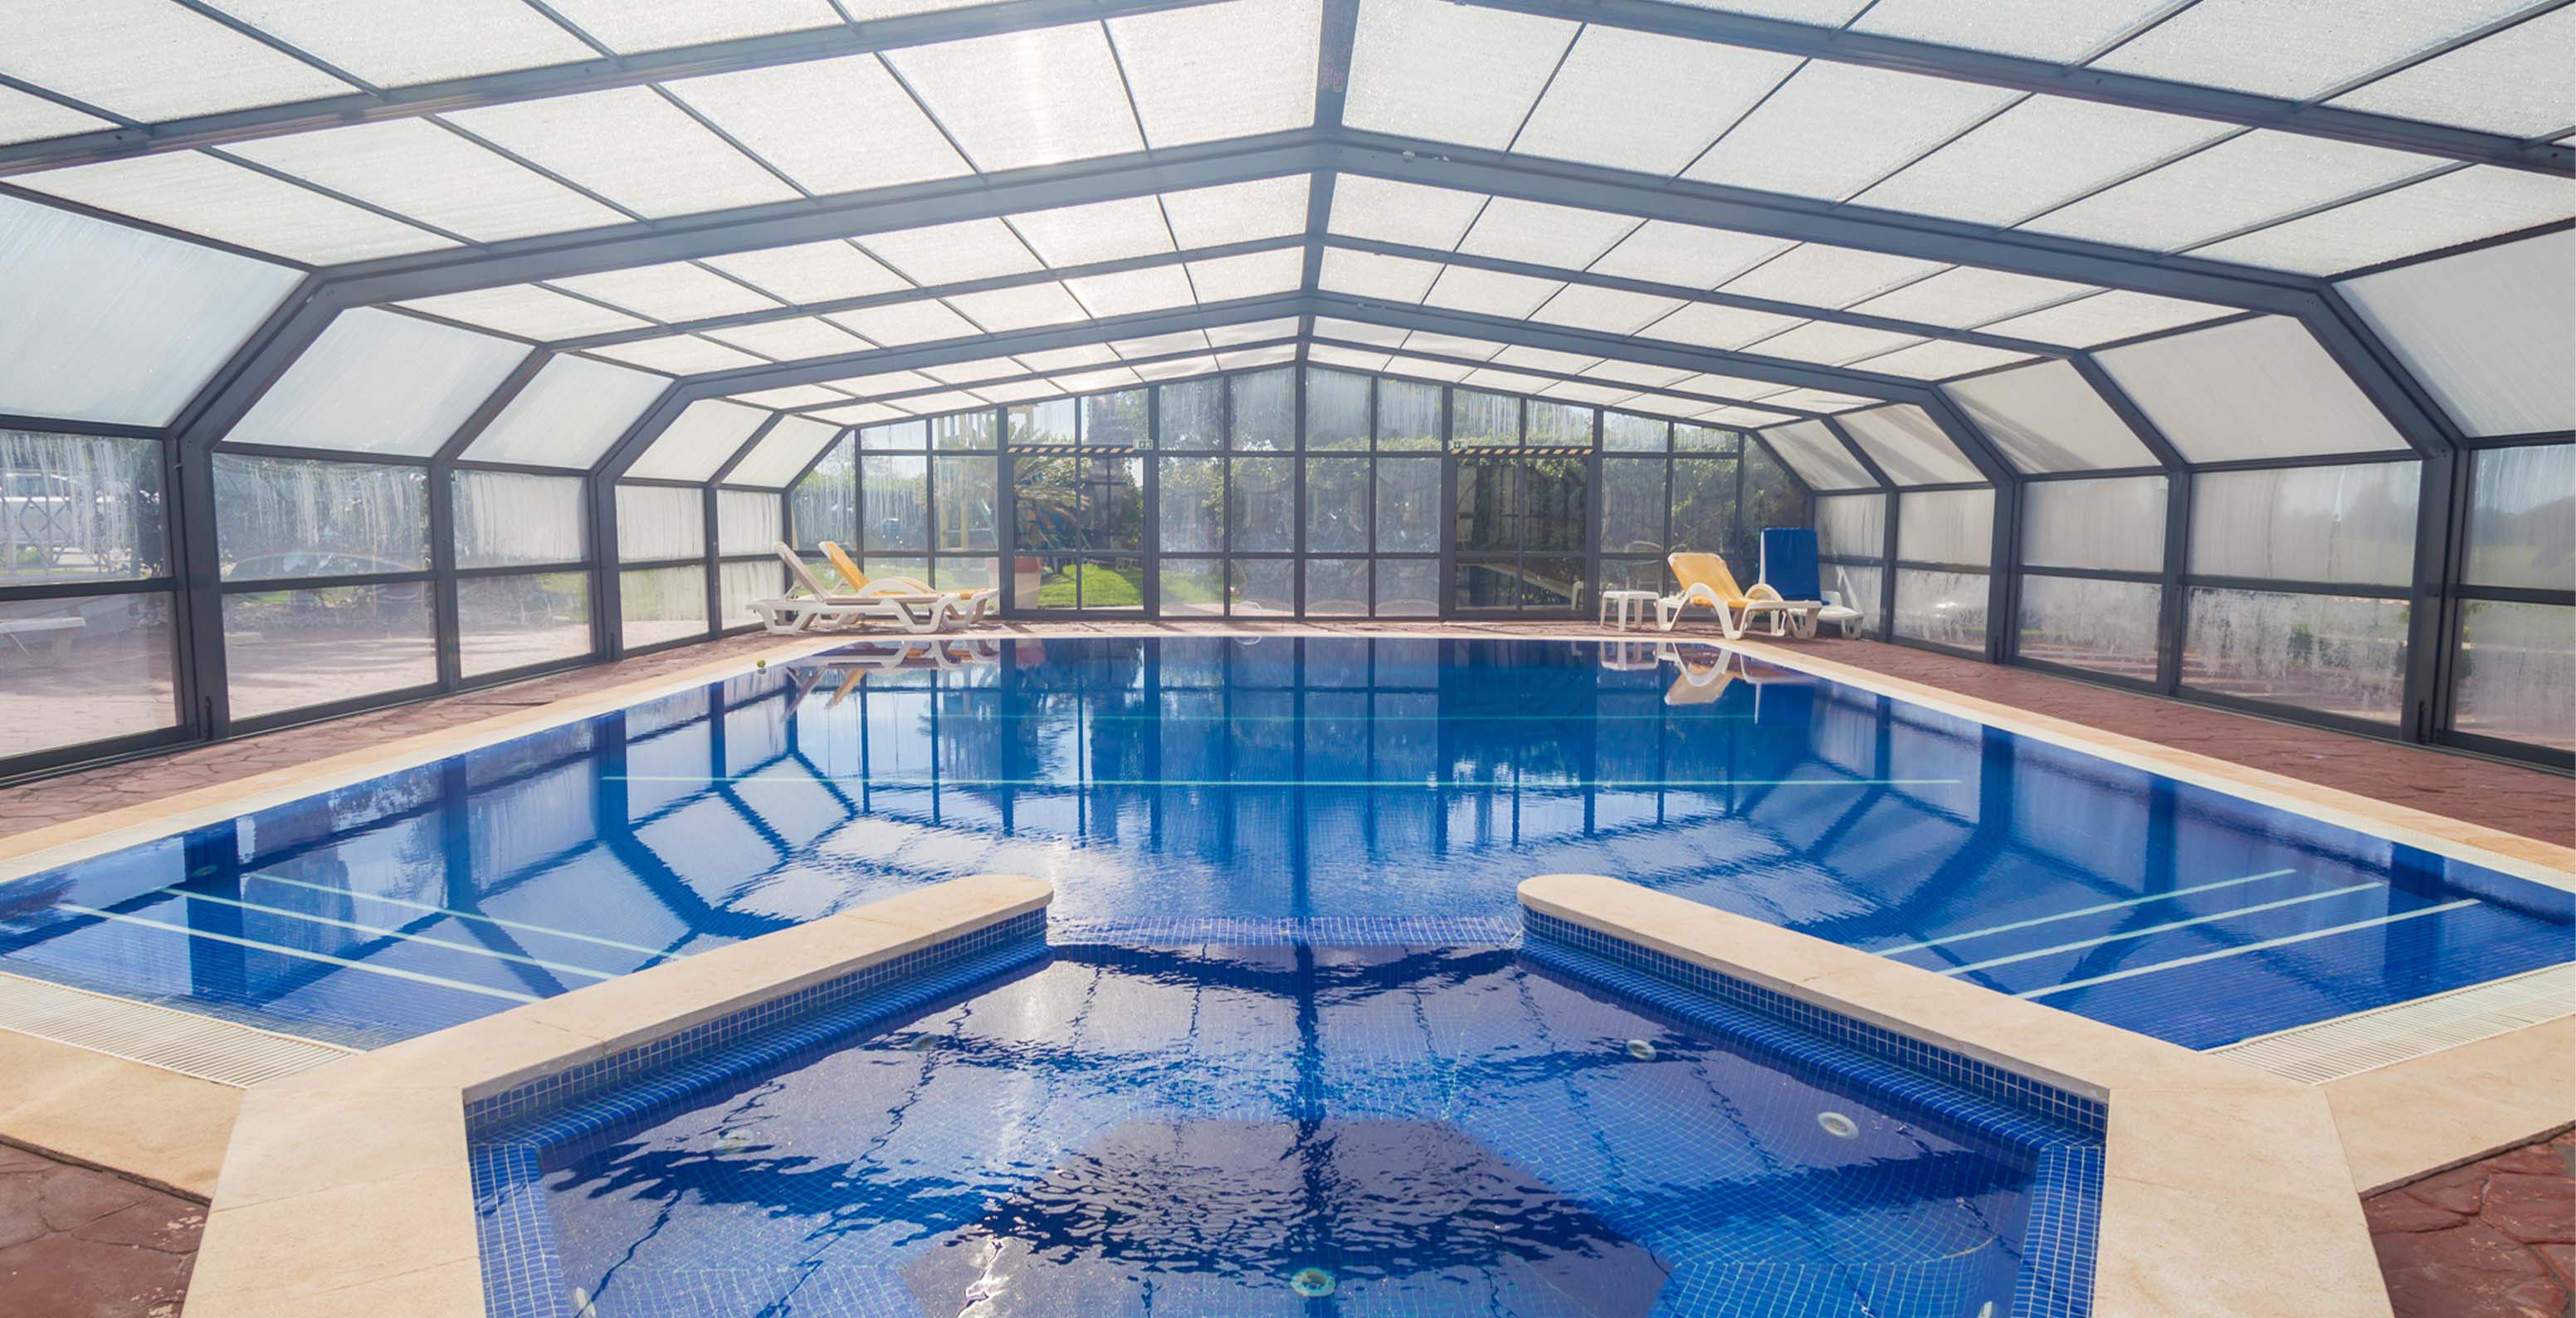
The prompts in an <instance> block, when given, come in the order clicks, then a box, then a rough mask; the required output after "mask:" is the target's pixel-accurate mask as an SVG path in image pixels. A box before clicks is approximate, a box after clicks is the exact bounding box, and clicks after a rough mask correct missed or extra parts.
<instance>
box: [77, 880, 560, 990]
mask: <svg viewBox="0 0 2576 1318" xmlns="http://www.w3.org/2000/svg"><path fill="white" fill-rule="evenodd" d="M54 909H55V910H58V911H71V912H73V913H75V914H79V915H94V916H97V917H98V918H100V919H102V920H122V921H124V922H125V923H127V924H139V925H143V926H145V927H147V928H152V929H166V930H168V931H170V932H171V933H174V934H186V935H187V936H188V937H190V938H203V939H208V940H210V941H213V942H218V943H231V944H233V945H234V946H236V947H247V948H249V949H251V950H252V951H254V952H273V953H276V954H277V955H279V956H287V957H294V958H296V959H298V960H302V961H321V962H326V963H328V964H331V965H335V966H346V967H348V968H349V969H351V970H363V971H366V972H367V973H368V974H370V975H385V976H388V977H390V978H393V979H408V980H412V981H415V982H417V983H422V984H435V985H437V986H438V987H440V988H451V989H456V990H458V991H460V992H464V993H480V994H482V995H483V996H485V997H487V998H507V999H509V1000H510V1001H512V1002H535V1001H537V1000H538V999H537V998H536V997H535V996H533V995H531V994H526V993H513V992H511V991H510V990H508V989H497V988H486V987H484V986H483V985H481V984H468V983H465V982H464V981H462V980H455V979H443V978H441V977H439V976H437V975H424V974H421V973H420V972H419V971H416V970H405V969H403V968H402V967H400V966H378V965H369V964H368V963H366V962H364V961H352V960H350V959H349V958H347V957H343V956H332V955H331V954H330V953H328V952H307V951H305V950H304V949H302V948H300V947H280V946H278V945H276V944H274V943H260V942H253V941H252V940H250V939H247V938H235V937H233V936H232V935H231V934H219V933H216V932H214V931H213V930H211V929H190V928H188V927H187V926H185V925H177V924H170V923H168V922H166V921H162V920H147V919H144V918H143V917H142V916H139V915H119V914H117V913H116V912H114V911H102V910H99V909H98V908H96V907H92V906H75V905H73V904H72V903H70V902H63V903H60V904H59V905H57V906H55V907H54Z"/></svg>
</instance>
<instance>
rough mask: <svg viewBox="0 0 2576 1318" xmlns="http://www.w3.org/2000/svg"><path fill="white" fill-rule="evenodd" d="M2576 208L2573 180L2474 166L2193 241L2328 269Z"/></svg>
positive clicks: (2220, 256) (2317, 271) (2212, 254)
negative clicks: (2215, 238) (2246, 230)
mask: <svg viewBox="0 0 2576 1318" xmlns="http://www.w3.org/2000/svg"><path fill="white" fill-rule="evenodd" d="M2570 216H2576V180H2571V179H2564V178H2553V177H2550V176H2548V175H2545V174H2534V173H2530V172H2528V171H2525V170H2519V169H2499V168H2496V167H2493V166H2471V167H2470V168H2467V169H2456V170H2453V171H2451V172H2450V173H2447V174H2441V175H2436V176H2435V177H2432V178H2428V179H2425V180H2423V181H2421V182H2417V183H2409V184H2406V185H2405V186H2403V187H2397V188H2391V189H2389V190H2388V191H2386V192H2381V193H2375V194H2373V195H2371V196H2367V197H2363V198H2361V199H2360V200H2358V201H2349V202H2345V203H2344V204H2343V205H2340V206H2337V207H2335V208H2333V209H2331V210H2323V211H2318V212H2317V213H2315V214H2313V215H2306V216H2302V217H2300V218H2298V219H2295V220H2289V221H2286V222H2283V223H2280V224H2275V225H2273V226H2271V227H2269V228H2265V229H2257V230H2255V231H2254V232H2252V233H2249V234H2245V235H2243V236H2241V237H2236V238H2230V239H2227V240H2225V241H2223V242H2216V243H2211V244H2209V245H2208V246H2206V247H2196V248H2193V249H2192V253H2191V254H2192V255H2194V256H2205V257H2208V258H2210V259H2211V260H2216V261H2236V262H2240V263H2242V264H2245V265H2260V266H2269V267H2271V268H2272V269H2275V270H2295V271H2298V272H2299V273H2301V274H2311V275H2330V274H2338V273H2341V272H2343V271H2346V270H2357V269H2360V268H2361V267H2363V266H2367V265H2378V264H2380V263H2382V262H2385V261H2395V260H2399V259H2401V258H2404V257H2408V256H2414V255H2416V254H2418V253H2422V252H2431V251H2438V250H2440V249H2442V248H2445V247H2454V246H2457V245H2459V244H2461V243H2465V242H2472V241H2475V240H2477V239H2480V238H2489V237H2493V236H2495V235H2496V234H2500V233H2512V232H2515V231H2516V230H2520V229H2529V228H2535V227H2538V226H2540V225H2543V224H2549V223H2552V222H2555V221H2558V220H2564V219H2567V218H2568V217H2570Z"/></svg>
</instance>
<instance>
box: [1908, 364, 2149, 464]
mask: <svg viewBox="0 0 2576 1318" xmlns="http://www.w3.org/2000/svg"><path fill="white" fill-rule="evenodd" d="M1941 389H1942V391H1943V392H1944V393H1947V394H1949V395H1950V396H1951V397H1952V398H1953V399H1955V400H1957V402H1958V404H1959V406H1960V408H1961V409H1962V410H1963V411H1965V412H1966V413H1967V414H1968V419H1969V420H1970V421H1972V422H1974V423H1975V424H1976V426H1977V428H1978V429H1979V430H1982V431H1984V432H1985V434H1986V438H1988V439H1991V440H1993V441H1994V442H1995V447H1997V448H1999V449H2002V450H2003V451H2004V456H2005V457H2006V458H2008V459H2010V460H2011V461H2012V464H2013V466H2015V467H2017V468H2019V469H2020V470H2023V471H2093V470H2099V469H2101V468H2104V467H2152V466H2155V465H2157V463H2156V458H2155V455H2154V454H2153V453H2150V452H2148V451H2147V446H2146V444H2145V443H2144V442H2142V441H2140V440H2139V438H2138V436H2137V432H2135V431H2133V430H2131V429H2129V426H2128V423H2126V422H2124V421H2122V420H2121V419H2120V417H2119V414H2118V413H2116V412H2113V411H2112V410H2111V405H2110V404H2109V403H2107V402H2104V401H2103V399H2102V395H2101V394H2100V393H2098V392H2096V391H2095V390H2094V388H2093V386H2092V385H2091V384H2088V383H2086V382H2085V379H2084V376H2083V375H2082V374H2081V373H2079V372H2078V371H2077V370H2076V369H2075V368H2074V367H2073V366H2070V365H2068V364H2067V363H2065V362H2062V361H2048V362H2042V363H2040V364H2039V365H2036V366H2023V367H2018V368H2015V369H2013V370H2009V371H1997V372H1995V373H1993V374H1991V375H1980V376H1975V377H1972V378H1970V379H1966V380H1953V381H1951V382H1950V383H1948V384H1945V385H1943V386H1941Z"/></svg>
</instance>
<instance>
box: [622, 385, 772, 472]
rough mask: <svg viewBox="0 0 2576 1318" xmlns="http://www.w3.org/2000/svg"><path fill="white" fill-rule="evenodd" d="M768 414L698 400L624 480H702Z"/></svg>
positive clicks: (722, 402)
mask: <svg viewBox="0 0 2576 1318" xmlns="http://www.w3.org/2000/svg"><path fill="white" fill-rule="evenodd" d="M771 415H772V414H771V413H769V412H767V411H764V410H762V409H760V408H757V407H746V406H744V405H743V404H741V403H734V402H727V401H726V400H724V399H721V398H701V399H699V400H698V401H696V402H694V403H691V404H689V405H688V406H687V407H685V408H683V409H681V411H680V415H679V416H677V417H675V418H673V419H672V421H671V424H670V427H669V428H668V429H665V430H664V431H663V432H662V433H661V434H660V435H658V436H656V437H655V438H654V440H653V442H652V443H651V444H649V445H647V446H646V447H645V449H644V452H643V455H642V456H640V457H638V458H636V459H635V465H633V466H631V467H628V468H627V469H626V475H627V476H629V477H632V478H634V479H636V480H666V481H702V480H705V479H706V478H708V477H710V476H713V475H715V474H716V468H718V467H721V466H723V465H724V464H725V462H726V460H727V459H730V458H731V457H733V455H734V453H735V451H736V450H738V449H740V448H741V447H742V445H743V441H744V440H747V439H749V438H751V432H753V431H755V430H758V429H760V425H761V423H762V422H764V421H767V420H768V419H769V418H770V416H771Z"/></svg>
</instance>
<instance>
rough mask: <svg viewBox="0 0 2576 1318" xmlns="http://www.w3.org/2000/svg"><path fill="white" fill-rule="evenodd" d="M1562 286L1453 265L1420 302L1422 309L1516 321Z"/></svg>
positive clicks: (1548, 280) (1549, 281) (1494, 271)
mask: <svg viewBox="0 0 2576 1318" xmlns="http://www.w3.org/2000/svg"><path fill="white" fill-rule="evenodd" d="M1563 287H1565V285H1563V284H1560V283H1558V282H1557V281H1555V280H1553V279H1532V278H1530V277H1529V276H1528V275H1512V274H1505V273H1503V272H1502V271H1499V270H1478V269H1474V268H1472V267H1469V266H1463V265H1453V266H1450V267H1448V268H1446V269H1444V270H1443V271H1441V274H1440V277H1439V278H1438V279H1437V280H1435V281H1433V282H1432V285H1431V291H1430V292H1428V293H1425V294H1423V296H1422V301H1423V305H1425V306H1433V307H1447V308H1449V309H1450V310H1452V311H1470V312H1475V313H1477V314H1479V315H1486V316H1507V317H1510V318H1511V319H1514V320H1518V319H1520V318H1521V317H1523V316H1526V315H1528V314H1529V313H1531V312H1533V311H1536V310H1538V307H1539V304H1540V303H1542V302H1545V301H1547V300H1548V299H1549V298H1551V297H1554V296H1556V293H1557V290H1559V289H1561V288H1563Z"/></svg>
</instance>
